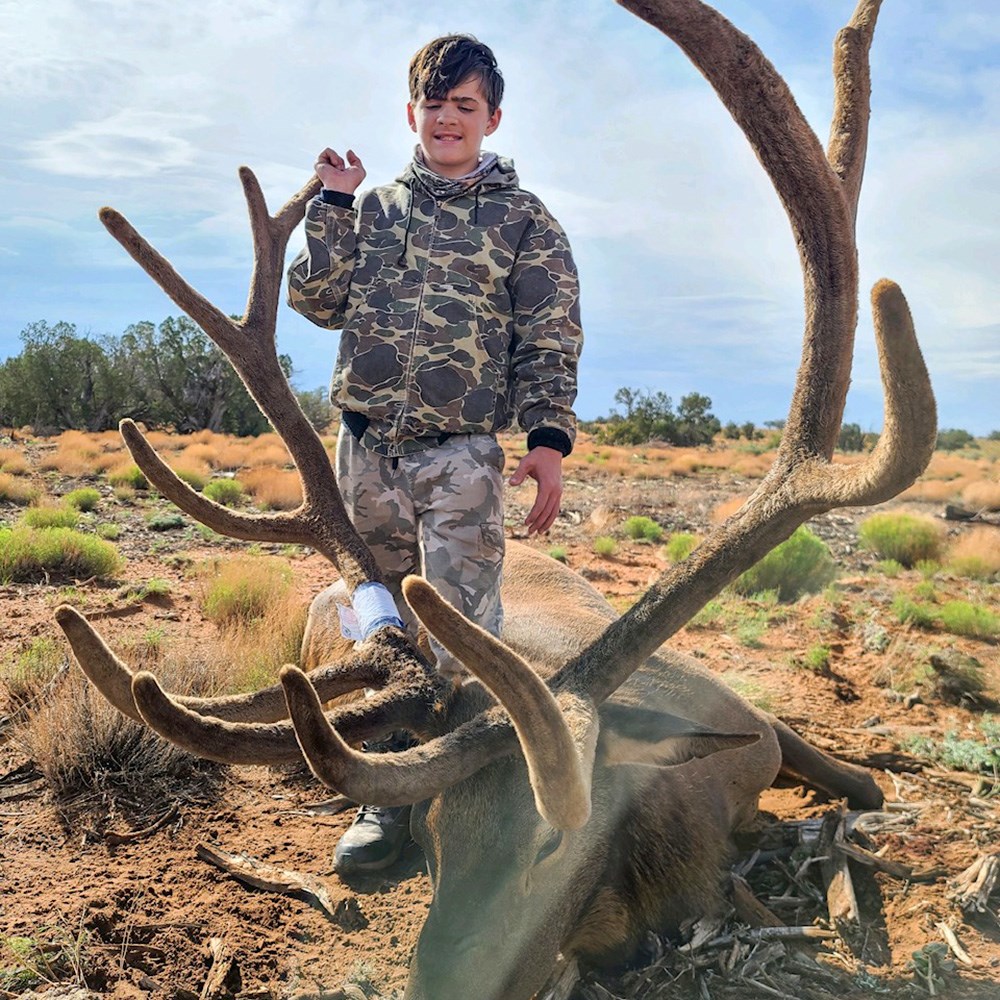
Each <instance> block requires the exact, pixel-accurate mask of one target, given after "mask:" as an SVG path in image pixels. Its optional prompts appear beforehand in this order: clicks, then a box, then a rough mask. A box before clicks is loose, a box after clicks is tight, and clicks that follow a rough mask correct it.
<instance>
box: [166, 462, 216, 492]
mask: <svg viewBox="0 0 1000 1000" xmlns="http://www.w3.org/2000/svg"><path fill="white" fill-rule="evenodd" d="M170 468H171V469H173V470H174V472H175V473H176V474H177V477H178V478H179V479H182V480H183V481H184V482H185V483H187V484H188V486H190V487H191V489H193V490H203V489H204V488H205V486H206V484H207V483H208V481H209V480H210V479H211V478H212V470H211V469H210V468H209V467H208V464H207V463H205V462H196V461H194V460H193V459H190V458H186V457H184V456H183V455H181V456H178V457H177V458H176V459H175V460H174V461H172V462H170Z"/></svg>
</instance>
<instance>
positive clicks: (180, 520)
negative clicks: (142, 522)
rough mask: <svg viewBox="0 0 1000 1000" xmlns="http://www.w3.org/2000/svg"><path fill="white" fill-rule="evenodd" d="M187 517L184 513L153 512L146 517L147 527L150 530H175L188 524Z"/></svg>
mask: <svg viewBox="0 0 1000 1000" xmlns="http://www.w3.org/2000/svg"><path fill="white" fill-rule="evenodd" d="M187 523H188V522H187V518H186V517H185V516H184V515H183V514H177V513H173V514H153V515H151V516H150V517H148V518H146V527H147V528H149V530H150V531H173V530H174V529H175V528H184V527H186V526H187Z"/></svg>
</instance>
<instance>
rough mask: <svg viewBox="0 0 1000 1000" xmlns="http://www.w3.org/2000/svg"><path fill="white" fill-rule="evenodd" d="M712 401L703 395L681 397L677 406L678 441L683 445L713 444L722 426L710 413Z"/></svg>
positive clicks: (694, 393)
mask: <svg viewBox="0 0 1000 1000" xmlns="http://www.w3.org/2000/svg"><path fill="white" fill-rule="evenodd" d="M711 405H712V400H711V399H709V398H708V396H703V395H701V393H698V392H692V393H688V395H686V396H681V401H680V402H679V403H678V404H677V421H676V439H675V442H676V443H677V444H681V445H688V446H691V445H699V444H711V442H712V439H713V438H714V437H715V435H716V434H718V433H719V431H720V429H721V427H722V425H721V424H720V423H719V420H718V418H717V417H716V416H715V415H714V414H713V413H711V412H710V407H711Z"/></svg>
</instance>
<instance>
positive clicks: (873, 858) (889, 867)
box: [835, 841, 947, 882]
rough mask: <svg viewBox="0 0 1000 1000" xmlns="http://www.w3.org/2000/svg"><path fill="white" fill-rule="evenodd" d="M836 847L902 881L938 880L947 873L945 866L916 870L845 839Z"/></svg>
mask: <svg viewBox="0 0 1000 1000" xmlns="http://www.w3.org/2000/svg"><path fill="white" fill-rule="evenodd" d="M835 847H836V849H837V850H838V851H840V853H841V854H846V855H847V857H849V858H850V859H851V860H852V861H857V862H858V863H859V864H862V865H865V866H866V867H868V868H874V869H875V870H876V871H880V872H883V873H885V874H886V875H889V876H890V877H892V878H895V879H899V880H900V881H901V882H936V881H937V880H938V879H939V878H941V877H942V875H946V874H947V871H946V870H945V869H943V868H926V869H922V870H921V871H914V870H913V869H912V868H911V867H910V866H909V865H904V864H902V863H901V862H899V861H890V860H889V859H888V858H880V857H879V856H878V855H877V854H873V853H872V852H871V851H866V850H865V849H864V848H863V847H858V846H857V845H855V844H848V843H846V842H844V841H841V842H840V843H838V844H836V845H835Z"/></svg>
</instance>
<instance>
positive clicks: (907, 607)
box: [892, 594, 937, 629]
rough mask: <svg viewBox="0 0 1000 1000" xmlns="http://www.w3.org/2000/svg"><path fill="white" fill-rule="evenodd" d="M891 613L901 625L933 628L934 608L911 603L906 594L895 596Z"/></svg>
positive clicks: (934, 619)
mask: <svg viewBox="0 0 1000 1000" xmlns="http://www.w3.org/2000/svg"><path fill="white" fill-rule="evenodd" d="M892 611H893V614H894V615H895V616H896V618H897V619H898V620H899V622H900V623H901V624H903V625H906V624H910V625H915V626H916V627H917V628H924V629H931V628H934V623H935V621H936V620H937V618H936V615H935V613H934V608H932V607H929V606H928V605H926V604H918V603H917V602H916V601H911V600H910V598H909V597H907V596H906V594H897V595H896V596H895V598H894V599H893V602H892Z"/></svg>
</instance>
